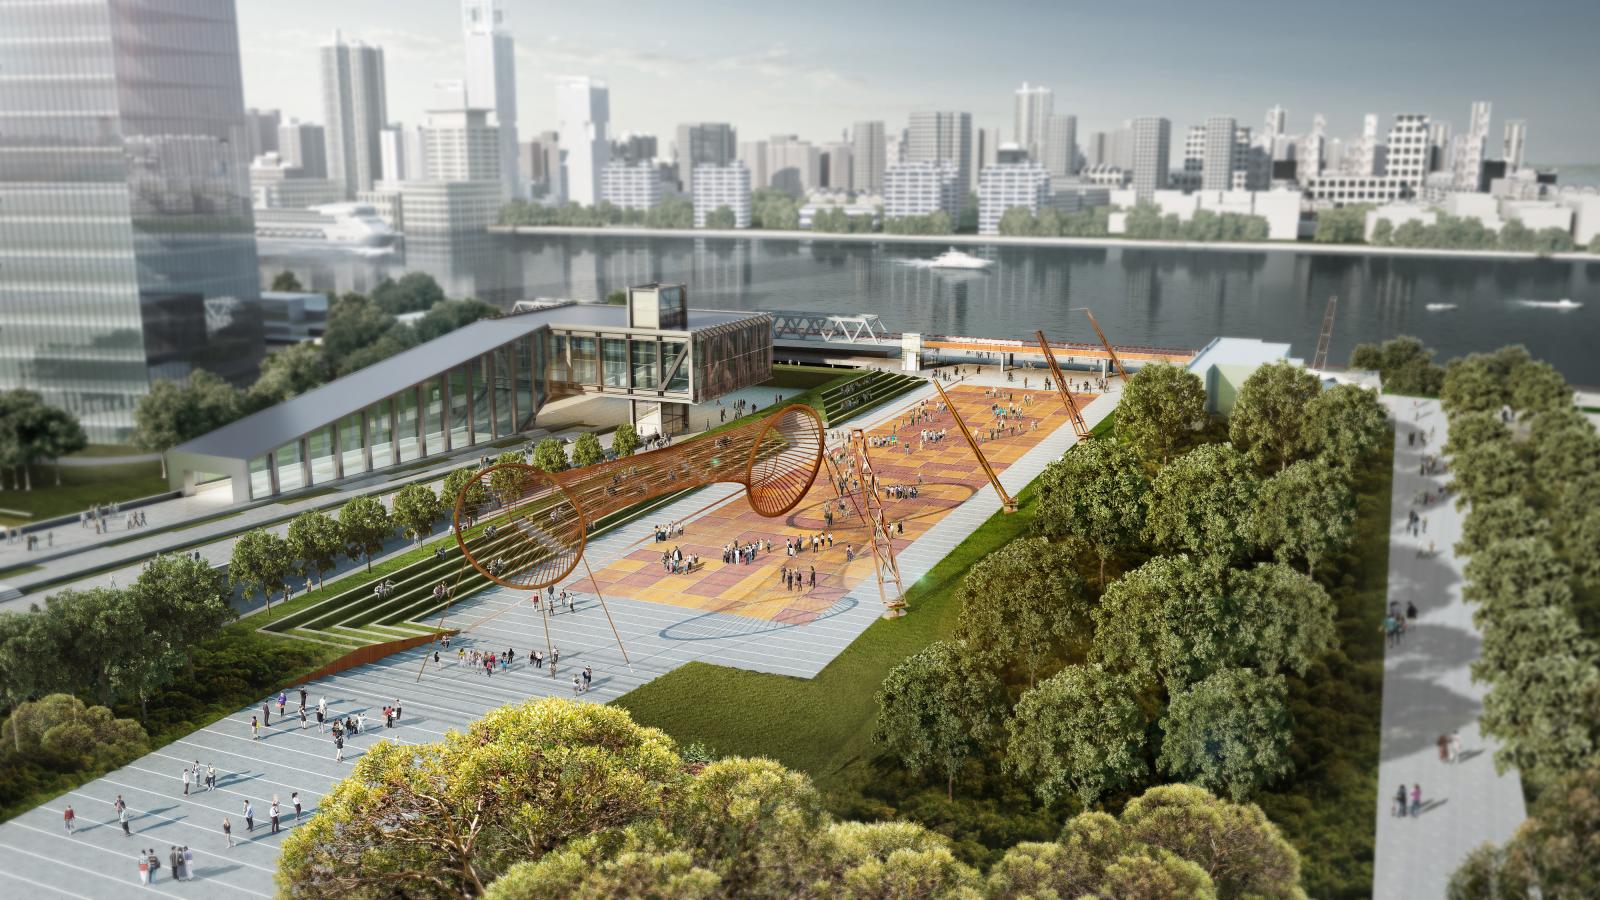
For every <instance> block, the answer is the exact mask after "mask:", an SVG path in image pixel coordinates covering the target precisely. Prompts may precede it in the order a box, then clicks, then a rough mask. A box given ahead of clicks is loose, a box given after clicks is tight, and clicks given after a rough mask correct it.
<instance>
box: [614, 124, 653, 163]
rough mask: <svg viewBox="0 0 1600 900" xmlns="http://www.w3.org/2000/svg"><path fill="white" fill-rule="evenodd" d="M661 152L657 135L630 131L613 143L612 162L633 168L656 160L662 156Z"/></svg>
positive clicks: (619, 136)
mask: <svg viewBox="0 0 1600 900" xmlns="http://www.w3.org/2000/svg"><path fill="white" fill-rule="evenodd" d="M660 150H661V148H660V145H659V144H658V143H657V141H656V136H655V135H653V134H634V133H633V132H631V131H630V132H627V133H626V134H621V135H618V136H617V139H616V140H614V141H612V142H611V161H612V162H620V163H622V164H623V165H628V166H631V165H634V164H636V163H642V162H647V161H649V160H653V159H655V158H656V157H658V156H660V155H661V153H660Z"/></svg>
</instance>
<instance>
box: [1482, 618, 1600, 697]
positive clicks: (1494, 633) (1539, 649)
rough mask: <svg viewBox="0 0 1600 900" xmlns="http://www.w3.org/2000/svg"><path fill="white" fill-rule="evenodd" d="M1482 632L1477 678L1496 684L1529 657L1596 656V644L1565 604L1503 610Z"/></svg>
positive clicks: (1590, 657)
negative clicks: (1586, 634)
mask: <svg viewBox="0 0 1600 900" xmlns="http://www.w3.org/2000/svg"><path fill="white" fill-rule="evenodd" d="M1492 621H1493V626H1492V627H1490V628H1487V629H1485V630H1484V632H1483V643H1482V644H1481V645H1480V647H1479V651H1478V658H1477V659H1475V660H1473V661H1472V675H1473V678H1474V679H1475V680H1477V681H1481V682H1486V683H1489V684H1491V685H1492V684H1494V683H1496V682H1499V681H1501V680H1502V679H1503V678H1505V677H1507V675H1508V673H1514V672H1515V671H1516V670H1517V669H1518V668H1520V667H1521V665H1522V663H1523V661H1524V660H1526V659H1529V658H1530V657H1535V656H1540V655H1547V656H1566V657H1572V658H1579V659H1581V658H1588V659H1593V658H1594V655H1595V649H1596V648H1595V647H1594V646H1593V644H1592V643H1591V642H1589V641H1588V640H1587V639H1586V638H1585V637H1584V634H1583V628H1582V627H1581V626H1580V625H1579V624H1578V618H1577V616H1576V615H1574V614H1573V611H1572V609H1571V608H1569V607H1566V606H1529V607H1515V608H1512V609H1506V610H1501V611H1500V612H1498V613H1496V614H1495V615H1494V616H1493V619H1492Z"/></svg>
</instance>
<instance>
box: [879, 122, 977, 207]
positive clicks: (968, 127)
mask: <svg viewBox="0 0 1600 900" xmlns="http://www.w3.org/2000/svg"><path fill="white" fill-rule="evenodd" d="M908 131H909V134H908V136H907V144H906V154H905V158H906V162H912V163H917V162H922V163H941V162H947V163H950V164H951V165H953V166H955V167H956V179H957V182H956V183H957V184H958V185H959V186H960V187H959V193H960V197H959V198H958V199H957V211H958V212H959V208H960V205H962V204H965V202H966V192H967V190H968V189H969V186H976V184H977V172H976V170H975V169H974V168H973V164H972V151H973V145H972V113H964V112H944V111H937V110H919V111H917V112H913V113H912V114H911V125H910V128H909V129H908ZM884 178H885V184H884V191H885V193H886V194H887V193H888V190H889V188H888V181H887V179H888V175H887V173H886V174H885V176H884ZM884 215H885V216H888V211H887V210H885V212H884ZM889 217H890V218H894V217H893V216H889Z"/></svg>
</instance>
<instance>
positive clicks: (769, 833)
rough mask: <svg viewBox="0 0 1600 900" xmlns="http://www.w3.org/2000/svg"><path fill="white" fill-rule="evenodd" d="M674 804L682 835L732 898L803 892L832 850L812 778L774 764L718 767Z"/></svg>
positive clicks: (723, 763)
mask: <svg viewBox="0 0 1600 900" xmlns="http://www.w3.org/2000/svg"><path fill="white" fill-rule="evenodd" d="M674 806H675V807H676V808H675V809H673V810H671V813H670V821H671V823H672V828H673V831H674V833H675V834H676V835H677V836H678V837H679V839H680V840H681V842H682V846H683V848H684V849H686V850H688V851H689V852H690V853H691V854H692V855H693V856H694V858H695V859H696V861H697V863H698V864H700V865H702V866H704V867H706V868H708V869H710V870H711V871H713V872H716V873H717V876H718V878H719V879H720V880H721V882H722V885H723V888H724V890H725V891H726V892H727V893H726V896H732V897H743V896H755V897H784V896H790V895H792V894H794V893H797V892H798V891H800V890H803V889H804V887H805V886H806V885H807V883H808V882H809V881H810V880H811V878H812V876H813V873H814V872H815V868H816V858H817V857H819V856H821V855H822V854H823V852H824V849H823V846H822V844H823V842H824V835H823V830H824V828H825V827H826V825H827V821H828V816H827V812H826V811H825V810H824V809H823V804H822V796H821V795H820V794H819V793H817V790H816V788H815V787H813V786H812V784H811V779H810V778H808V777H806V776H805V775H804V774H802V773H800V772H791V771H789V770H788V769H785V768H784V767H783V766H782V765H780V764H778V763H776V762H773V761H772V760H768V759H736V758H735V759H723V760H718V761H716V762H713V763H710V764H709V765H707V766H705V768H703V769H701V770H700V772H699V774H698V775H696V776H695V778H694V780H693V781H691V782H689V783H688V784H687V785H686V786H685V787H684V790H683V793H682V795H681V797H680V798H679V799H678V802H677V803H676V804H674Z"/></svg>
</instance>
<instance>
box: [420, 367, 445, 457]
mask: <svg viewBox="0 0 1600 900" xmlns="http://www.w3.org/2000/svg"><path fill="white" fill-rule="evenodd" d="M422 410H423V417H422V434H423V438H424V440H425V441H426V447H425V448H424V450H423V452H424V453H429V454H433V453H443V452H444V451H445V444H444V379H443V378H430V379H428V380H427V381H425V382H423V384H422Z"/></svg>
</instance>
